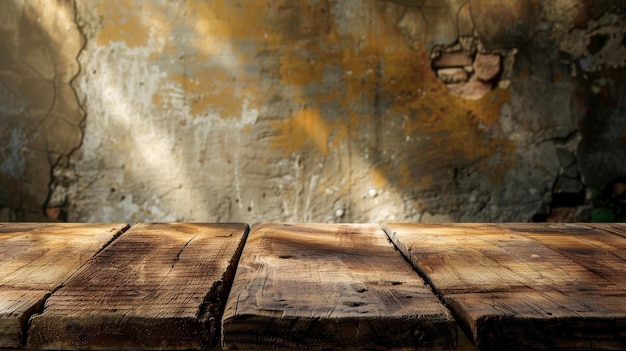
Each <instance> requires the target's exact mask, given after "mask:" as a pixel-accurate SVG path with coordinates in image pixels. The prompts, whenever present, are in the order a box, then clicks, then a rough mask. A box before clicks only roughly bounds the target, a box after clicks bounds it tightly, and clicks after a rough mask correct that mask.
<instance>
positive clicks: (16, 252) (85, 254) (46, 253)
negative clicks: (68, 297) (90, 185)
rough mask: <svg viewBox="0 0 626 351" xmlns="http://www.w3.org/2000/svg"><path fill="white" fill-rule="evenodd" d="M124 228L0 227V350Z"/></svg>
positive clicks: (16, 341)
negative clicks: (66, 282)
mask: <svg viewBox="0 0 626 351" xmlns="http://www.w3.org/2000/svg"><path fill="white" fill-rule="evenodd" d="M126 228H127V225H125V224H63V225H58V224H34V223H19V224H17V223H0V348H5V347H19V346H20V345H21V344H22V342H23V339H24V337H25V334H24V333H25V330H26V328H27V323H28V318H29V317H30V316H31V315H32V314H33V313H35V312H38V311H39V310H40V309H41V306H42V305H43V302H44V300H45V298H46V297H47V296H48V295H49V294H50V293H52V292H53V291H55V290H56V289H57V288H58V287H59V286H60V285H61V284H62V283H63V282H64V281H65V280H66V279H67V278H68V277H69V276H70V275H72V274H73V273H74V272H75V271H76V269H78V268H79V267H80V266H81V265H82V264H83V263H84V262H85V261H87V260H88V259H90V258H91V257H92V256H93V255H94V254H96V253H97V252H98V251H99V250H101V249H102V248H103V247H104V246H105V245H106V244H107V243H109V242H110V241H111V240H113V239H114V238H115V237H116V236H118V235H119V234H120V233H121V232H122V231H123V230H124V229H126Z"/></svg>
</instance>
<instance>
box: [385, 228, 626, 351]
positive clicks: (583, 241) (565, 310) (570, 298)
mask: <svg viewBox="0 0 626 351" xmlns="http://www.w3.org/2000/svg"><path fill="white" fill-rule="evenodd" d="M386 230H387V232H388V234H389V235H390V237H391V238H392V240H393V241H394V243H396V245H397V247H398V248H399V249H400V251H401V252H402V253H403V254H404V255H405V256H407V257H408V258H409V260H410V261H411V263H412V264H413V265H414V267H415V268H416V269H417V270H418V271H420V272H421V273H422V275H423V276H425V277H427V280H428V281H429V282H430V283H431V284H432V286H433V287H434V289H435V291H436V292H437V293H438V294H439V295H440V296H441V297H442V298H443V300H444V301H445V302H446V303H447V305H448V306H450V308H451V309H452V311H453V313H454V314H455V315H456V316H457V318H458V320H459V321H461V322H463V324H464V326H465V328H466V329H468V331H469V334H470V335H471V336H472V338H473V340H474V342H475V343H476V344H477V346H478V347H480V348H481V349H484V350H511V349H518V350H520V349H570V350H589V349H626V304H625V303H624V301H626V284H625V283H626V280H625V279H624V268H626V266H625V262H624V257H625V256H626V253H625V252H624V248H626V238H624V237H621V236H618V235H615V234H613V233H611V232H609V231H606V230H602V229H600V228H597V227H593V226H589V225H583V224H543V223H542V224H445V225H436V224H389V225H388V226H387V227H386Z"/></svg>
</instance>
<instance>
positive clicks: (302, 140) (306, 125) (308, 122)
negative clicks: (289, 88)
mask: <svg viewBox="0 0 626 351" xmlns="http://www.w3.org/2000/svg"><path fill="white" fill-rule="evenodd" d="M270 125H271V126H272V128H274V129H275V130H276V134H275V136H274V138H273V139H272V147H273V148H275V149H279V150H282V152H283V155H285V156H289V155H291V154H292V152H294V151H296V150H302V149H304V148H305V147H307V146H308V145H311V146H313V149H314V150H316V151H317V152H319V153H321V154H322V155H325V156H327V155H328V154H329V148H330V147H336V146H337V145H338V143H339V142H340V141H341V140H342V139H343V138H345V135H346V130H345V129H344V128H345V127H344V126H343V125H341V124H340V123H337V122H335V123H331V122H328V121H326V120H324V118H322V117H321V116H320V113H319V110H318V109H314V108H306V109H303V110H301V111H300V112H298V113H296V114H294V115H293V116H291V117H290V118H289V119H287V120H281V121H271V122H270Z"/></svg>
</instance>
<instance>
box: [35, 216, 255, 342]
mask: <svg viewBox="0 0 626 351" xmlns="http://www.w3.org/2000/svg"><path fill="white" fill-rule="evenodd" d="M247 229H248V227H247V225H245V224H138V225H136V226H134V227H132V228H131V229H130V230H129V231H127V232H126V233H125V234H123V235H122V236H120V237H119V238H118V239H117V240H116V241H115V242H114V243H113V244H111V245H110V246H109V247H107V248H106V249H105V250H103V251H102V252H100V253H99V254H98V255H97V256H95V257H94V258H93V259H92V260H91V261H89V263H88V264H86V265H85V266H84V267H83V268H82V269H81V270H79V271H78V272H77V274H76V275H74V276H73V277H72V278H71V279H69V280H68V281H67V282H66V283H65V284H64V286H63V287H62V288H61V289H59V290H58V291H57V292H56V293H55V294H53V295H52V296H51V297H50V298H49V299H48V300H47V302H46V304H45V308H44V311H43V313H42V314H41V315H37V316H35V317H33V319H32V321H31V327H30V332H29V336H28V344H27V346H28V347H29V348H32V349H71V350H77V349H91V350H128V349H134V350H138V349H150V350H181V349H184V350H189V349H201V348H206V347H208V346H210V344H211V343H212V342H214V341H215V340H216V336H217V335H216V333H217V332H218V327H219V326H218V324H217V322H216V321H219V319H220V315H221V310H222V308H223V301H224V299H225V297H226V296H225V294H227V292H228V288H229V286H230V282H231V281H232V276H233V275H234V269H235V267H236V262H237V260H238V258H239V255H240V253H241V249H242V247H243V243H244V241H245V236H246V235H247Z"/></svg>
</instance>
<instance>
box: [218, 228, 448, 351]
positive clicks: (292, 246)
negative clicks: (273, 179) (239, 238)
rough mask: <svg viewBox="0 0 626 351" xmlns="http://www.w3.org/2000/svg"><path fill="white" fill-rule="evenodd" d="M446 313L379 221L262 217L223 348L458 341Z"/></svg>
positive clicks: (246, 255)
mask: <svg viewBox="0 0 626 351" xmlns="http://www.w3.org/2000/svg"><path fill="white" fill-rule="evenodd" d="M456 328H457V327H456V323H455V322H454V320H453V319H452V317H451V315H450V314H449V312H448V311H447V309H446V308H445V307H444V306H443V305H442V304H441V303H440V302H439V301H438V300H437V298H436V297H435V295H434V294H433V293H432V291H431V290H430V289H429V287H428V286H426V285H425V284H424V281H423V280H422V279H421V278H420V277H419V275H417V274H416V273H415V272H414V271H413V270H412V269H411V267H410V265H409V264H408V263H407V262H406V261H405V260H404V259H403V258H402V257H401V256H400V255H399V254H398V253H397V252H396V251H395V250H394V248H393V246H392V245H391V244H390V243H389V241H388V239H387V238H386V236H385V234H384V232H383V231H382V230H381V229H380V227H378V226H375V225H365V224H362V225H356V224H304V225H290V224H278V223H264V224H258V225H255V226H254V227H253V228H252V230H251V233H250V236H249V238H248V241H247V243H246V247H245V248H244V252H243V253H242V258H241V260H240V263H239V267H238V269H237V274H236V277H235V281H234V283H233V288H232V290H231V293H230V297H229V300H228V303H227V305H226V310H225V312H224V317H223V339H222V341H223V347H224V348H225V349H245V350H250V349H277V350H286V349H307V350H324V349H327V350H330V349H366V348H373V349H415V348H435V349H437V348H440V349H446V348H452V347H455V346H456V342H457V335H456Z"/></svg>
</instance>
